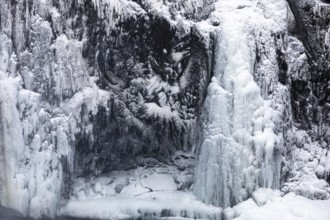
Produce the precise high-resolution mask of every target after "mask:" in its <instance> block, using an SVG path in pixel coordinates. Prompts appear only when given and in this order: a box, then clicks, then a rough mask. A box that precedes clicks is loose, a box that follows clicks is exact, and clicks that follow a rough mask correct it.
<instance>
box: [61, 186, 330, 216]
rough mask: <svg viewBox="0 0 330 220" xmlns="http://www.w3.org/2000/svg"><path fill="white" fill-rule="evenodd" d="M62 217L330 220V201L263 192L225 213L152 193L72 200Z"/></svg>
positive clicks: (191, 199) (180, 196) (175, 195)
mask: <svg viewBox="0 0 330 220" xmlns="http://www.w3.org/2000/svg"><path fill="white" fill-rule="evenodd" d="M59 214H61V215H65V216H71V217H81V218H82V217H83V218H97V219H127V218H138V217H142V219H168V218H170V219H190V218H195V219H219V220H220V219H225V220H329V219H330V200H323V201H321V200H309V199H307V198H305V197H302V196H298V195H296V194H294V193H289V194H286V195H285V196H282V195H281V192H279V191H273V190H270V189H259V190H258V191H256V192H255V193H254V195H253V198H251V199H249V200H247V201H245V202H242V203H239V204H238V205H237V206H235V207H233V208H227V209H225V210H222V209H221V208H217V207H214V206H209V205H205V204H204V203H202V202H200V201H198V200H197V199H196V197H195V196H194V195H193V194H192V193H191V192H178V191H175V192H174V191H172V192H170V191H165V192H150V193H146V194H143V195H140V196H115V197H109V198H94V199H89V200H74V199H73V200H70V201H69V202H68V203H67V204H66V205H65V206H64V207H62V209H61V211H60V213H59Z"/></svg>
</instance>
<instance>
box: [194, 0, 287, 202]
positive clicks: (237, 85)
mask: <svg viewBox="0 0 330 220" xmlns="http://www.w3.org/2000/svg"><path fill="white" fill-rule="evenodd" d="M223 2H224V3H228V5H232V4H233V2H230V1H223ZM234 2H235V1H234ZM236 2H237V3H240V1H236ZM246 2H248V3H253V1H244V2H243V3H246ZM221 6H224V7H225V6H226V4H223V5H221ZM238 6H239V4H237V6H235V7H234V9H236V10H237V8H239V7H238ZM241 7H242V6H241ZM245 7H252V6H250V5H248V6H245ZM234 9H233V11H232V10H228V12H220V21H221V26H220V28H219V30H218V32H217V36H218V39H217V48H216V52H215V54H216V55H215V67H214V76H213V78H212V81H211V83H210V85H209V87H208V94H207V98H206V100H205V104H204V116H203V117H204V118H203V134H202V135H203V141H202V145H201V149H200V156H199V160H198V165H197V168H196V175H195V176H196V179H195V181H196V182H195V188H194V191H195V194H196V196H197V197H199V198H200V199H201V200H203V201H204V202H206V203H209V204H214V205H217V206H221V207H228V206H232V205H235V204H237V203H238V202H240V201H243V200H245V199H247V198H248V197H249V196H250V195H251V194H252V193H253V191H254V190H255V189H257V188H259V187H267V188H278V187H279V179H280V178H279V175H280V172H279V170H280V169H279V167H280V163H281V159H280V158H281V157H280V155H279V154H280V153H279V152H280V150H279V149H280V148H281V138H280V137H279V136H278V135H277V134H275V130H276V125H275V123H274V118H277V114H278V112H276V111H275V110H274V109H273V107H272V106H273V105H274V103H273V101H272V100H271V99H270V100H266V99H264V98H263V97H264V94H262V91H261V89H260V87H259V85H258V84H257V83H256V82H255V80H254V74H255V70H254V66H255V57H256V48H255V45H256V43H258V42H256V40H255V35H254V33H253V30H252V28H251V27H250V26H249V25H250V24H249V23H248V22H249V21H248V20H249V19H250V18H249V16H245V14H244V13H246V12H248V11H247V10H245V11H243V12H239V11H238V10H237V12H236V13H235V11H234ZM251 12H252V13H253V10H251ZM222 14H223V15H222ZM247 14H248V13H247ZM267 40H270V41H271V40H272V39H267ZM264 63H267V62H266V60H265V62H264ZM275 64H276V63H275ZM267 65H268V64H267ZM263 74H266V73H263ZM266 97H267V95H266Z"/></svg>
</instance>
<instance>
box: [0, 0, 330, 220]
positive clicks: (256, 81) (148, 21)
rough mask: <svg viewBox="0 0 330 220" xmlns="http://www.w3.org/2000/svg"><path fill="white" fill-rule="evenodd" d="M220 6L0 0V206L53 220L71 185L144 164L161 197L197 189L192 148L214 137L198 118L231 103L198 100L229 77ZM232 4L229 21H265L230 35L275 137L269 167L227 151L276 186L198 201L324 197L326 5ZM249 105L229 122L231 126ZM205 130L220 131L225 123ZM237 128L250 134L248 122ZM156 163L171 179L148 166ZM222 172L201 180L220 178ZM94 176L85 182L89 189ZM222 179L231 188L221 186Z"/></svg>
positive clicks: (328, 110)
mask: <svg viewBox="0 0 330 220" xmlns="http://www.w3.org/2000/svg"><path fill="white" fill-rule="evenodd" d="M224 2H225V3H226V2H227V3H228V2H229V1H224ZM225 3H224V4H222V5H221V4H219V2H216V1H215V0H188V1H181V0H178V1H171V0H164V1H155V0H73V1H65V0H15V1H11V0H2V1H0V205H1V206H5V207H9V208H13V209H15V210H18V211H19V212H21V213H23V214H24V215H28V216H32V217H35V218H40V217H42V216H49V217H54V216H55V215H56V211H57V210H58V208H59V207H60V206H61V203H63V202H65V201H66V200H67V199H68V197H70V196H71V195H72V194H73V195H76V194H77V193H79V192H77V188H74V187H75V185H77V184H78V185H79V181H82V180H86V179H92V180H93V179H94V178H95V179H98V178H101V179H102V178H103V177H104V176H106V175H108V174H111V173H116V172H118V173H122V172H123V173H125V175H126V174H127V173H128V174H127V175H129V174H130V173H134V172H133V171H132V170H137V172H138V171H139V170H143V172H145V170H148V172H149V171H150V170H152V172H154V171H155V170H156V171H155V173H157V174H150V175H149V174H148V177H146V178H151V177H154V176H157V175H158V176H161V177H164V176H166V180H168V181H169V180H171V186H172V188H171V189H174V188H175V185H176V187H177V189H179V190H192V188H193V186H195V192H196V191H199V193H201V192H203V190H198V189H197V188H198V187H199V189H205V187H206V186H207V184H208V183H206V182H199V181H200V180H202V179H203V178H204V177H203V175H200V172H204V171H203V169H205V170H208V169H209V168H208V166H207V164H208V162H210V161H211V160H208V159H209V157H207V156H206V154H205V153H207V151H205V147H203V143H205V140H206V139H207V138H208V137H209V136H207V135H206V133H207V131H208V129H212V128H211V127H212V126H211V127H209V126H208V124H209V122H210V120H212V117H208V116H209V115H208V114H210V112H211V111H212V112H211V114H213V115H216V116H218V115H220V113H221V112H222V110H223V109H224V108H225V107H228V106H230V105H229V104H228V105H227V104H223V103H221V105H212V99H211V98H210V93H211V92H212V91H213V90H212V89H210V86H212V85H214V83H216V82H215V81H212V82H211V78H212V77H213V76H215V78H218V80H220V81H219V82H218V84H219V85H221V83H223V82H224V81H226V80H227V82H228V84H230V83H231V81H230V80H231V79H229V78H226V79H222V78H221V77H222V75H221V74H222V73H223V72H224V71H225V70H224V66H225V63H226V62H227V60H223V61H221V59H220V61H221V62H220V61H219V59H218V58H219V53H222V54H226V53H225V52H223V51H222V50H223V49H224V48H225V47H223V48H221V47H220V46H219V42H222V41H223V40H224V38H225V36H228V35H223V36H222V35H221V34H220V33H221V32H220V31H219V30H222V31H226V30H225V29H223V27H224V25H226V24H225V23H224V22H225V21H224V20H223V18H224V16H223V15H224V11H225V10H224V9H226V8H227V9H228V7H229V6H228V5H226V4H225ZM229 3H230V2H229ZM229 3H228V4H229ZM236 3H237V4H236ZM236 3H235V6H233V7H234V8H233V10H235V11H236V12H234V13H237V14H240V13H244V12H245V11H246V9H247V8H249V7H251V8H253V10H251V12H252V13H256V14H258V16H260V18H262V19H261V20H263V19H264V21H265V23H267V25H269V26H267V25H264V24H262V22H261V21H260V20H256V21H255V22H256V23H253V22H252V23H244V24H243V27H242V28H241V29H240V30H241V32H239V33H242V35H244V36H245V38H247V40H246V41H247V42H250V44H249V45H245V46H247V47H248V49H247V50H249V51H250V52H248V53H246V54H245V55H248V56H251V57H250V58H249V59H248V60H249V61H250V63H249V64H248V65H250V69H253V70H251V71H250V75H249V76H250V78H249V79H250V80H249V81H251V84H253V85H256V87H254V88H256V90H253V89H252V90H251V91H252V92H255V93H258V98H259V99H258V100H259V101H260V100H261V101H260V102H259V101H258V104H256V106H259V107H261V106H264V107H265V109H268V108H270V109H271V112H272V113H271V116H269V117H270V118H268V119H269V121H267V120H268V119H267V120H266V119H265V121H264V122H263V123H264V124H263V123H261V124H262V125H264V126H262V128H261V132H264V128H270V130H271V133H272V134H274V135H275V136H276V138H275V139H276V141H275V142H276V144H272V147H271V150H269V152H270V154H269V157H268V161H265V157H267V155H266V153H265V152H264V151H263V150H262V152H263V153H261V155H258V154H257V151H256V149H255V145H254V144H252V142H246V143H245V142H244V141H242V142H240V148H239V149H241V150H244V149H246V148H248V151H249V153H247V154H240V156H242V158H245V159H243V160H242V164H244V166H243V168H244V169H245V168H246V169H249V167H250V166H251V167H253V169H252V168H251V169H252V170H253V172H252V171H251V172H252V173H255V174H256V175H257V176H258V175H259V174H260V172H262V171H260V170H263V169H264V168H265V169H266V170H267V171H265V172H266V173H268V174H267V175H268V176H269V174H270V173H276V175H275V174H274V175H275V176H277V178H274V179H272V180H268V179H267V178H264V177H265V176H263V174H260V175H259V177H258V178H257V179H256V180H251V181H247V182H249V183H251V182H253V184H252V185H250V186H249V187H246V186H244V181H243V182H239V183H237V184H238V185H240V187H233V188H235V189H241V188H243V189H247V188H248V189H247V190H245V191H244V190H243V191H244V193H243V192H241V191H240V192H235V193H236V194H237V195H236V194H235V193H234V194H235V196H233V197H232V198H234V199H232V200H231V201H230V202H228V201H227V202H226V204H223V203H222V202H218V201H220V200H216V199H215V200H214V199H206V197H207V196H205V194H203V195H201V194H200V195H198V193H197V192H196V194H197V196H198V197H199V198H200V199H201V200H203V201H205V202H207V203H212V204H215V205H221V206H228V205H234V204H236V203H237V202H239V201H241V200H244V199H246V198H248V197H250V196H251V195H250V194H251V193H252V192H253V191H254V190H255V189H256V188H258V187H261V186H266V187H275V188H279V187H280V188H281V189H282V190H283V191H284V192H289V191H295V192H297V193H300V194H302V195H304V196H308V197H312V198H321V199H325V198H329V195H330V189H329V184H330V177H329V173H330V162H329V161H330V148H329V145H330V100H329V97H330V86H329V83H330V81H329V80H330V78H329V77H330V73H329V71H330V61H329V60H330V49H329V47H330V17H329V16H330V5H329V2H328V1H323V2H320V1H312V0H304V1H298V0H287V4H288V6H289V8H288V9H287V7H286V2H285V1H284V0H283V1H275V0H263V1H259V3H258V4H257V2H256V1H252V0H251V1H246V2H245V1H242V2H241V1H236ZM282 6H283V7H282ZM230 7H231V6H230ZM238 17H239V16H238ZM243 17H244V16H243ZM228 20H231V19H230V18H228ZM258 22H260V23H258ZM271 22H273V23H271ZM238 23H240V22H238ZM236 24H237V23H235V24H234V25H236ZM240 24H241V23H240ZM272 24H273V25H274V26H271V25H272ZM259 27H262V28H263V29H262V31H259V30H258V28H259ZM270 27H277V28H273V29H272V28H270ZM225 34H226V33H225ZM245 38H244V39H245ZM228 39H229V38H228ZM242 39H243V38H242ZM251 39H253V40H251ZM251 42H252V43H251ZM252 44H253V45H252ZM228 54H230V53H228ZM243 55H244V54H243ZM228 56H229V55H228ZM245 58H246V57H245ZM223 59H225V57H224V58H223ZM246 59H247V58H246ZM227 75H228V74H227ZM229 75H230V74H229ZM211 90H212V91H211ZM225 90H227V91H230V88H229V87H227V88H225ZM247 95H248V94H247ZM248 96H249V95H248ZM249 97H250V96H249ZM253 97H256V96H253ZM250 98H251V97H250ZM228 100H229V101H230V100H232V101H235V100H237V99H231V98H228ZM228 100H227V101H228ZM253 101H255V100H254V99H253ZM238 102H239V101H238ZM260 103H262V104H260ZM265 103H266V104H265ZM267 103H268V104H267ZM259 104H260V105H259ZM224 105H226V106H224ZM212 106H213V107H212ZM211 107H212V109H211ZM255 111H256V109H254V110H253V111H252V113H251V112H250V113H251V114H247V115H245V116H246V117H247V118H245V119H244V118H239V117H231V119H232V121H234V122H235V120H236V122H237V125H239V124H240V123H241V122H242V120H247V121H248V118H250V117H254V116H255V115H253V114H254V112H255ZM260 114H261V113H260ZM265 114H266V113H265ZM259 116H260V115H259ZM260 117H261V116H260ZM267 117H268V116H267ZM267 117H266V116H265V117H264V118H267ZM229 118H230V117H229ZM255 119H256V120H257V118H255ZM217 122H219V126H220V127H221V126H222V125H223V123H224V121H221V120H220V121H217ZM228 123H229V122H228ZM243 124H244V123H243ZM267 126H268V127H267ZM220 127H219V129H220ZM243 127H244V129H246V131H247V133H249V134H252V133H253V132H254V131H252V130H250V129H251V128H252V126H250V125H246V126H245V125H244V126H243ZM232 134H233V133H231V137H233V138H234V139H235V137H234V136H235V135H234V134H233V135H232ZM252 136H253V135H252ZM275 136H274V137H275ZM271 137H273V136H272V135H271ZM240 138H241V139H242V137H240ZM240 138H238V139H240ZM266 139H267V140H265V143H268V142H267V141H269V139H270V136H269V135H268V136H267V138H266ZM235 141H237V138H236V139H235ZM228 143H229V142H228ZM204 145H205V144H204ZM264 145H265V146H266V145H267V144H264ZM264 145H262V146H261V148H262V149H263V148H264V147H265V146H264ZM219 146H220V145H219V144H215V145H214V147H215V148H216V149H218V148H219ZM226 146H228V149H227V150H226V149H224V150H220V151H219V155H214V156H217V157H219V158H221V157H222V156H224V155H227V154H226V153H228V152H227V151H228V150H229V151H230V150H231V149H232V148H231V147H230V146H231V145H230V144H228V145H226ZM267 146H268V145H267ZM237 149H238V148H237ZM239 149H238V150H239ZM178 152H179V153H178ZM217 152H218V151H217ZM178 155H179V156H178ZM186 155H189V156H186ZM244 155H245V156H247V155H248V156H249V155H250V156H251V158H252V159H253V158H255V159H256V161H257V164H252V162H251V161H249V160H251V158H246V157H244ZM227 156H228V155H227ZM227 156H226V157H227ZM231 156H233V155H231ZM231 156H230V155H229V156H228V158H227V159H229V160H230V159H231ZM203 158H204V159H203ZM195 159H196V160H195ZM214 159H215V160H216V159H217V158H214ZM186 160H189V162H188V163H186V162H182V161H186ZM193 160H195V163H196V164H197V169H196V172H197V174H196V175H195V177H194V178H193V170H194V167H193V165H192V164H194V163H192V162H191V161H193ZM244 161H245V162H244ZM211 162H212V161H211ZM159 164H163V165H164V166H161V168H162V169H163V168H164V167H166V168H167V169H169V170H174V171H173V172H169V171H166V172H165V173H164V172H163V171H159V170H158V169H159V166H160V165H159ZM218 165H219V164H218ZM268 165H269V166H268ZM221 166H222V165H221ZM223 167H225V166H223ZM232 168H233V167H232ZM234 168H235V167H234ZM234 168H233V169H234ZM236 168H237V167H236ZM236 168H235V169H236ZM233 169H225V171H223V170H222V171H221V172H218V170H215V172H212V175H213V174H215V175H216V176H215V177H216V179H218V180H219V181H220V182H221V181H222V180H223V178H222V177H223V176H224V175H225V174H228V173H230V172H234V171H233ZM235 169H234V170H235ZM254 171H255V172H254ZM152 175H154V176H152ZM168 175H172V176H168ZM234 176H235V175H234ZM236 177H237V178H241V174H240V173H238V174H237V175H236ZM107 178H108V179H107V180H109V179H112V177H107ZM127 179H129V178H127ZM127 179H125V181H121V179H120V178H117V179H116V178H115V180H116V181H117V180H118V181H119V180H120V181H119V182H118V184H117V182H116V184H117V185H118V186H117V185H114V188H111V190H110V191H111V193H110V194H111V195H112V196H113V195H116V194H118V193H120V192H122V191H123V189H125V187H126V188H127V187H128V186H129V185H127V184H128V183H127ZM193 180H194V182H195V185H194V184H193V183H192V182H193ZM173 181H174V183H173ZM212 181H213V180H212ZM233 181H234V180H233ZM263 181H264V182H263ZM94 182H95V181H94V180H93V181H91V182H90V184H91V185H88V186H86V187H87V188H88V189H90V188H93V189H94V188H95V186H98V185H97V183H95V186H94V185H93V184H94ZM234 182H235V181H234ZM256 182H258V183H256ZM261 182H263V183H261ZM212 184H213V185H214V187H215V188H211V189H210V190H211V191H210V192H208V193H206V192H204V193H206V194H209V195H211V194H214V193H216V194H217V195H216V196H222V195H223V192H222V191H221V190H217V189H218V188H217V184H216V183H215V182H213V183H212ZM222 184H223V186H224V187H225V188H227V189H233V188H232V186H233V184H234V183H232V182H230V181H229V180H228V181H223V182H222ZM99 185H100V184H99ZM238 185H236V186H238ZM101 186H103V185H102V184H101ZM241 186H242V187H241ZM86 187H85V188H86ZM96 188H97V187H96ZM156 188H157V187H156ZM308 189H309V190H308ZM143 190H145V189H143ZM228 191H230V190H227V191H226V192H228ZM93 192H94V191H93ZM94 193H95V192H94ZM95 194H97V195H99V194H102V193H101V192H100V193H99V191H98V192H97V193H95ZM232 195H233V194H232Z"/></svg>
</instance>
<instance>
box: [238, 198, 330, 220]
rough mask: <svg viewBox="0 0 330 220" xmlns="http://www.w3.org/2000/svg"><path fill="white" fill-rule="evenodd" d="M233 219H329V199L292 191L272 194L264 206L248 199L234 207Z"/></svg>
mask: <svg viewBox="0 0 330 220" xmlns="http://www.w3.org/2000/svg"><path fill="white" fill-rule="evenodd" d="M234 209H235V211H236V214H237V215H239V216H238V217H236V218H234V219H235V220H266V219H267V220H329V219H330V200H310V199H307V198H305V197H302V196H298V195H296V194H294V193H289V194H287V195H285V196H283V197H281V196H280V195H278V194H277V195H276V193H275V194H273V196H270V198H269V199H268V201H267V203H266V204H265V205H264V206H260V207H259V206H257V205H256V203H255V202H254V201H253V200H252V199H249V200H247V201H246V202H243V203H241V204H238V205H237V206H236V207H235V208H234Z"/></svg>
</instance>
